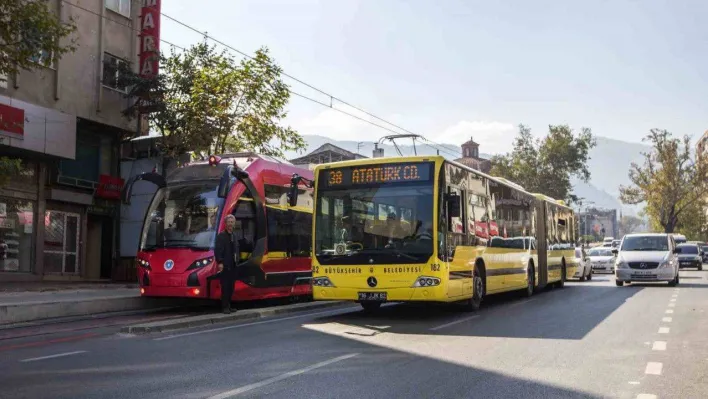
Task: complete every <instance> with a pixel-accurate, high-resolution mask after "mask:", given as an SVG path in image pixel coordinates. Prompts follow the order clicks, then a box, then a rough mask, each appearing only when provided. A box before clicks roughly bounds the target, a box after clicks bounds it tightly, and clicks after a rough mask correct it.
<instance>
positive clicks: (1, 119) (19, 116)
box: [0, 104, 25, 138]
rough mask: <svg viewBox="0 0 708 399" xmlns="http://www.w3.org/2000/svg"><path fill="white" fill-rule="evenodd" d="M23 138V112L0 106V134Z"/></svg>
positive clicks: (3, 105)
mask: <svg viewBox="0 0 708 399" xmlns="http://www.w3.org/2000/svg"><path fill="white" fill-rule="evenodd" d="M3 133H4V134H8V135H11V136H14V137H17V136H19V137H21V138H24V135H25V110H24V109H22V108H15V107H11V106H9V105H5V104H0V134H3Z"/></svg>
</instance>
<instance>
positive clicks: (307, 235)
mask: <svg viewBox="0 0 708 399" xmlns="http://www.w3.org/2000/svg"><path fill="white" fill-rule="evenodd" d="M292 212H293V232H292V237H291V241H290V243H291V245H292V256H303V257H308V256H311V252H312V214H310V213H307V212H298V211H292Z"/></svg>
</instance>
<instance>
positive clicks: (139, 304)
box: [0, 296, 176, 326]
mask: <svg viewBox="0 0 708 399" xmlns="http://www.w3.org/2000/svg"><path fill="white" fill-rule="evenodd" d="M175 303H176V302H175V301H172V300H169V299H168V300H165V299H164V298H144V297H140V296H130V297H109V298H105V297H104V298H92V299H81V300H63V301H46V302H35V303H14V304H0V326H4V325H10V324H18V323H28V322H36V321H41V320H47V319H57V318H62V317H75V316H89V315H94V314H100V313H108V312H125V311H136V310H150V309H154V308H161V307H170V306H174V305H175Z"/></svg>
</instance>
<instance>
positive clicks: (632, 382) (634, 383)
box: [629, 381, 639, 385]
mask: <svg viewBox="0 0 708 399" xmlns="http://www.w3.org/2000/svg"><path fill="white" fill-rule="evenodd" d="M629 385H639V381H630V382H629Z"/></svg>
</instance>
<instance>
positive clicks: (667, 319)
mask: <svg viewBox="0 0 708 399" xmlns="http://www.w3.org/2000/svg"><path fill="white" fill-rule="evenodd" d="M672 320H673V319H672V318H671V317H664V318H662V319H661V321H663V322H664V323H671V321H672Z"/></svg>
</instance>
